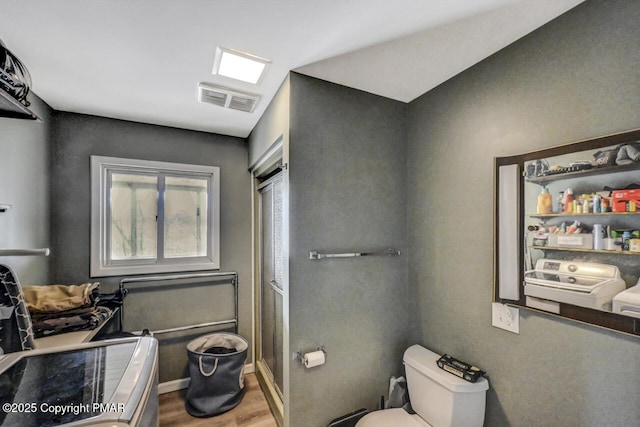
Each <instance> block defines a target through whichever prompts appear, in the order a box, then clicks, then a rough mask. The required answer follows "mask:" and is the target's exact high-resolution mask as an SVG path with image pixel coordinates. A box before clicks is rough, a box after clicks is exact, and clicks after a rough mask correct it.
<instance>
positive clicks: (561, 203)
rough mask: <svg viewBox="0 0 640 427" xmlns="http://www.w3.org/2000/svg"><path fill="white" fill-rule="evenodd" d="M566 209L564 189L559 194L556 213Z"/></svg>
mask: <svg viewBox="0 0 640 427" xmlns="http://www.w3.org/2000/svg"><path fill="white" fill-rule="evenodd" d="M563 211H564V191H561V192H560V193H559V194H558V210H557V211H556V213H562V212H563Z"/></svg>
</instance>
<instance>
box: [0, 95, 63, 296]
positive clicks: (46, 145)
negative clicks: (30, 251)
mask: <svg viewBox="0 0 640 427" xmlns="http://www.w3.org/2000/svg"><path fill="white" fill-rule="evenodd" d="M29 100H30V102H31V106H30V107H29V108H30V109H31V110H32V111H33V112H34V113H36V114H37V115H38V116H39V117H40V118H41V119H42V120H41V121H33V120H19V119H11V118H0V153H1V154H0V204H9V205H12V206H13V208H12V209H11V210H8V211H7V212H5V213H0V248H2V249H6V248H45V247H49V245H50V244H51V243H50V239H49V156H50V151H51V150H50V148H51V140H50V133H51V128H50V126H51V120H50V118H51V114H52V110H51V108H50V107H49V106H48V105H47V104H45V103H44V102H42V100H40V99H39V98H38V97H37V96H35V95H34V94H33V93H31V94H29ZM0 263H3V264H6V265H8V266H10V267H11V268H13V269H14V271H15V272H16V274H17V275H18V277H19V280H20V281H21V283H22V284H23V285H29V284H31V285H42V284H46V283H48V282H47V280H48V279H49V274H48V273H49V270H48V266H49V262H48V259H47V258H46V257H2V258H0Z"/></svg>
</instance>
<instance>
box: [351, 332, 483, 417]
mask: <svg viewBox="0 0 640 427" xmlns="http://www.w3.org/2000/svg"><path fill="white" fill-rule="evenodd" d="M439 358H440V356H439V355H437V354H436V353H434V352H432V351H430V350H427V349H426V348H424V347H421V346H419V345H413V346H411V347H409V348H408V349H407V350H406V351H405V352H404V365H405V371H406V374H407V387H408V389H409V396H410V398H411V407H412V408H413V410H414V411H415V412H416V413H415V414H413V415H411V414H409V413H408V412H407V411H405V410H404V409H401V408H394V409H384V410H382V411H375V412H371V413H370V414H367V415H365V416H364V417H363V418H362V419H360V421H358V423H357V424H356V427H390V426H393V427H482V425H483V423H484V413H485V404H486V394H487V390H488V389H489V382H488V381H487V380H486V379H485V378H480V379H478V380H477V381H476V382H475V383H471V382H468V381H465V380H463V379H462V378H459V377H457V376H455V375H453V374H450V373H449V372H447V371H445V370H443V369H440V368H439V367H438V364H437V361H438V359H439Z"/></svg>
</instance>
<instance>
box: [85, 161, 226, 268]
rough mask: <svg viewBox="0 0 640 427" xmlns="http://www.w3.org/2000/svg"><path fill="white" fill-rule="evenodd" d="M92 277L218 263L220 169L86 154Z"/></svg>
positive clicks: (211, 265)
mask: <svg viewBox="0 0 640 427" xmlns="http://www.w3.org/2000/svg"><path fill="white" fill-rule="evenodd" d="M91 186H92V187H91V276H93V277H100V276H115V275H126V274H147V273H162V272H177V271H193V270H210V269H217V268H219V267H220V254H219V248H220V242H219V240H220V233H219V228H220V200H219V198H220V168H218V167H214V166H197V165H185V164H178V163H165V162H152V161H145V160H130V159H119V158H114V157H101V156H91Z"/></svg>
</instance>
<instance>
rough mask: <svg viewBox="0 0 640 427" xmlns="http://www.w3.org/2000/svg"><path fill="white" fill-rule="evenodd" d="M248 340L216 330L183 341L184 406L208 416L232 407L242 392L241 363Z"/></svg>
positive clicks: (245, 353)
mask: <svg viewBox="0 0 640 427" xmlns="http://www.w3.org/2000/svg"><path fill="white" fill-rule="evenodd" d="M248 348H249V343H248V342H247V340H246V339H244V338H243V337H241V336H240V335H236V334H232V333H227V332H218V333H214V334H209V335H203V336H201V337H199V338H196V339H194V340H192V341H191V342H189V344H187V352H188V356H189V374H190V376H191V381H190V382H189V388H188V389H187V396H186V404H185V406H186V409H187V412H188V413H189V414H191V415H192V416H194V417H210V416H213V415H218V414H222V413H223V412H227V411H229V410H231V409H233V408H235V407H236V406H237V405H238V403H240V401H241V400H242V397H243V395H244V365H245V362H246V361H247V351H248Z"/></svg>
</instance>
